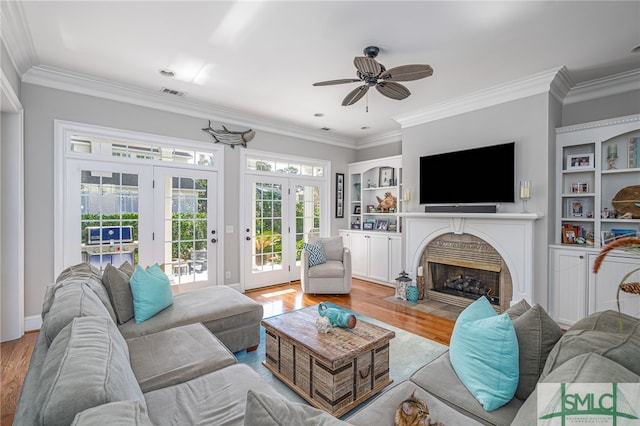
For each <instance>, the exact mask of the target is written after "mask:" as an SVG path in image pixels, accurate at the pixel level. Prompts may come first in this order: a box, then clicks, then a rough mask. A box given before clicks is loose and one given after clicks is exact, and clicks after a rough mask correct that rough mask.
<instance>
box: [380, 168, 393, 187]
mask: <svg viewBox="0 0 640 426" xmlns="http://www.w3.org/2000/svg"><path fill="white" fill-rule="evenodd" d="M393 174H394V170H393V167H380V177H379V182H378V186H380V187H384V186H392V185H393V182H394V180H393V178H394V176H393Z"/></svg>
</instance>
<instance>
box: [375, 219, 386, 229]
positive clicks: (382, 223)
mask: <svg viewBox="0 0 640 426" xmlns="http://www.w3.org/2000/svg"><path fill="white" fill-rule="evenodd" d="M388 226H389V221H388V220H387V219H379V220H378V221H377V222H376V229H378V230H380V231H386V230H387V227H388Z"/></svg>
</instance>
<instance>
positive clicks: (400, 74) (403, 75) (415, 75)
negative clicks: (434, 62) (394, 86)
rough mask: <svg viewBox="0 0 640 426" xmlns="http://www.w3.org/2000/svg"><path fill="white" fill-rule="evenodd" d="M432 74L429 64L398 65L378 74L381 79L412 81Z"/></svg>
mask: <svg viewBox="0 0 640 426" xmlns="http://www.w3.org/2000/svg"><path fill="white" fill-rule="evenodd" d="M431 75H433V68H431V66H429V65H420V64H412V65H400V66H399V67H393V68H391V69H388V70H386V71H385V72H383V73H382V74H381V75H380V78H381V79H383V80H387V81H389V80H392V81H412V80H418V79H421V78H425V77H429V76H431Z"/></svg>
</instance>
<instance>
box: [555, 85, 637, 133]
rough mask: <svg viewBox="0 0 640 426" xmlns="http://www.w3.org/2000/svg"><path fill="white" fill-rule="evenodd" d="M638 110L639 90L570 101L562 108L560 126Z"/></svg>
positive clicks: (620, 115)
mask: <svg viewBox="0 0 640 426" xmlns="http://www.w3.org/2000/svg"><path fill="white" fill-rule="evenodd" d="M638 112H640V90H634V91H631V92H627V93H622V94H619V95H612V96H605V97H602V98H598V99H593V100H589V101H584V102H578V103H571V104H567V105H565V106H564V108H563V110H562V126H571V125H574V124H580V123H588V122H590V121H598V120H605V119H607V118H614V117H623V116H625V115H631V114H637V113H638Z"/></svg>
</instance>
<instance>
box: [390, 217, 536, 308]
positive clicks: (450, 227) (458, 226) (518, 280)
mask: <svg viewBox="0 0 640 426" xmlns="http://www.w3.org/2000/svg"><path fill="white" fill-rule="evenodd" d="M400 216H401V217H402V218H403V230H402V234H403V235H404V240H405V266H406V270H407V271H409V274H410V275H413V276H415V274H416V271H417V269H418V263H419V262H420V256H421V254H422V252H423V251H424V249H425V247H426V246H427V244H429V243H430V242H431V241H432V240H433V239H434V238H436V237H439V236H440V235H443V234H447V233H454V234H471V235H475V236H476V237H478V238H481V239H483V240H484V241H486V242H487V243H489V244H491V245H492V246H493V247H494V248H495V249H496V251H497V252H498V253H499V254H500V255H501V256H502V258H503V259H504V261H505V263H506V264H507V267H508V268H509V272H510V273H511V279H512V283H513V299H512V301H513V302H514V303H515V302H518V301H519V300H520V299H526V300H527V302H529V303H533V300H534V299H533V264H534V262H533V253H534V250H533V248H534V247H533V240H534V225H535V221H536V220H538V219H541V218H542V217H544V215H543V214H541V213H422V212H406V213H400Z"/></svg>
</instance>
